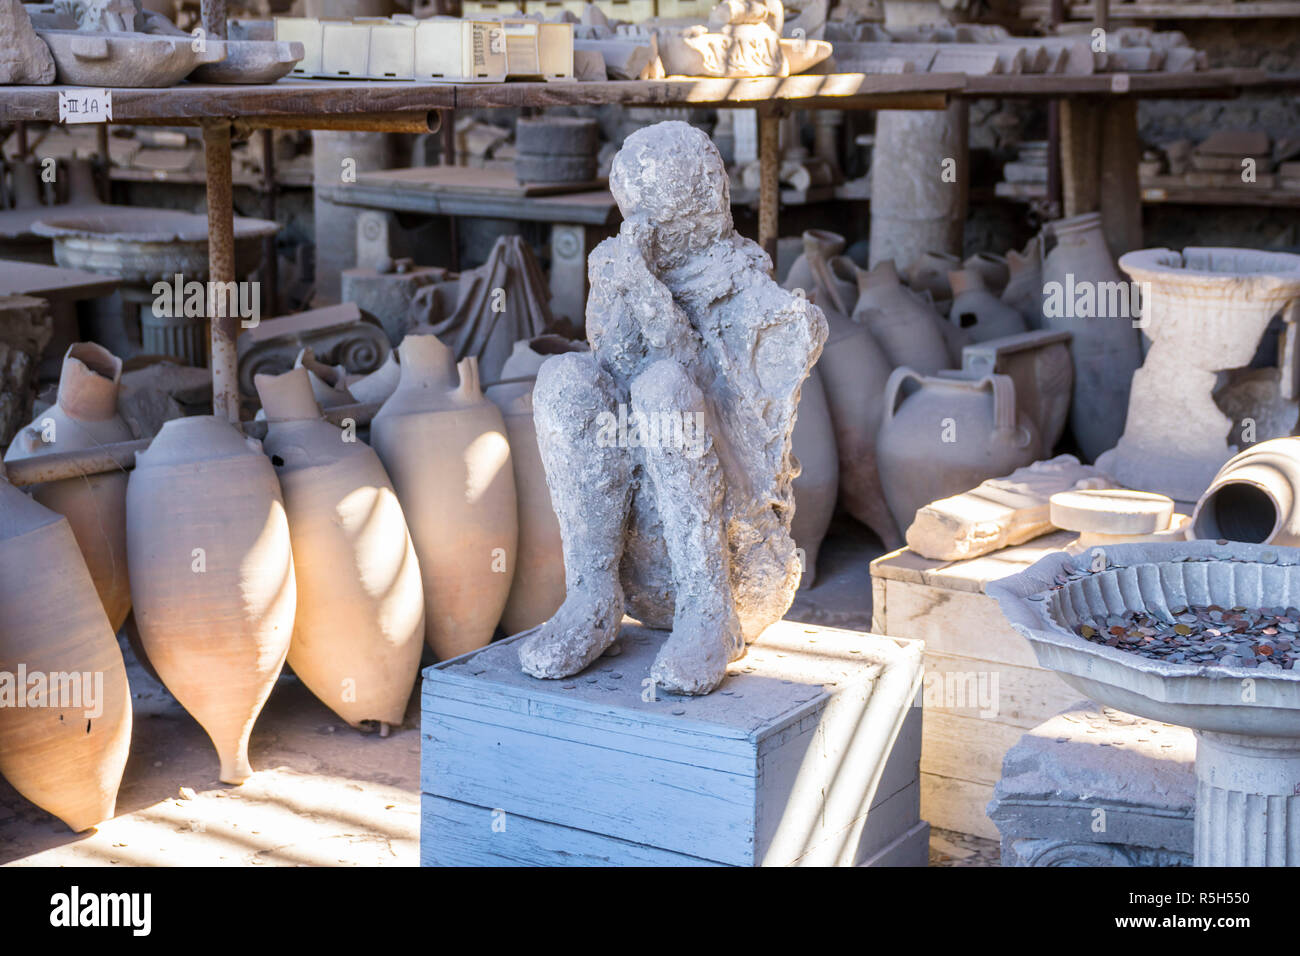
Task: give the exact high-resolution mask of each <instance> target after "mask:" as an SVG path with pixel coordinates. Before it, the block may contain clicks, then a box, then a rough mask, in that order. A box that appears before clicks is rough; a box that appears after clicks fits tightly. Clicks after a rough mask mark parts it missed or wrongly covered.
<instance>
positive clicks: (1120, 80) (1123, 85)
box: [1110, 73, 1128, 93]
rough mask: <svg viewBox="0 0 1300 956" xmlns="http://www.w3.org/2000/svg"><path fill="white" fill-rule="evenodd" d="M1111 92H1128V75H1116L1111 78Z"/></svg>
mask: <svg viewBox="0 0 1300 956" xmlns="http://www.w3.org/2000/svg"><path fill="white" fill-rule="evenodd" d="M1110 91H1111V92H1112V93H1127V92H1128V74H1127V73H1116V74H1115V75H1114V76H1112V77H1111V78H1110Z"/></svg>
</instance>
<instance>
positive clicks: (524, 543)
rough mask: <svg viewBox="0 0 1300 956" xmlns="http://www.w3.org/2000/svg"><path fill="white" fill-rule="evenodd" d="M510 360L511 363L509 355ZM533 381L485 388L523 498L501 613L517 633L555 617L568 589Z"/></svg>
mask: <svg viewBox="0 0 1300 956" xmlns="http://www.w3.org/2000/svg"><path fill="white" fill-rule="evenodd" d="M517 344H518V343H516V345H517ZM540 357H542V358H546V357H548V356H540ZM512 359H513V356H512ZM539 364H540V363H539ZM506 365H507V366H509V365H510V361H509V360H508V361H507V362H506ZM534 381H535V379H534V378H532V377H529V378H524V379H516V380H510V381H504V382H501V383H499V384H497V385H493V386H492V387H490V388H489V389H487V392H486V394H487V397H488V399H489V400H490V401H491V402H492V403H493V404H494V405H496V406H497V408H499V409H501V416H502V418H504V419H505V423H506V436H507V437H508V438H509V440H510V461H511V463H512V465H513V467H514V472H515V492H516V494H517V495H518V498H519V510H518V515H519V544H518V545H517V549H518V551H517V554H516V556H515V558H514V580H513V581H512V583H511V585H510V596H509V598H508V599H507V600H506V606H505V610H504V611H502V612H501V627H502V629H503V630H504V631H505V632H506V633H507V634H518V633H519V632H520V631H526V630H528V629H529V628H532V627H536V626H537V625H538V624H541V623H543V622H545V621H548V620H550V618H551V617H552V616H553V615H554V614H555V612H556V611H558V610H559V608H560V605H561V604H563V603H564V594H565V591H564V545H563V543H562V542H561V540H560V521H559V519H558V518H556V517H555V508H554V507H553V506H552V505H551V490H550V488H548V487H547V485H546V469H545V468H544V467H543V466H542V454H541V451H540V450H538V447H537V429H536V428H535V427H534V425H533V383H534Z"/></svg>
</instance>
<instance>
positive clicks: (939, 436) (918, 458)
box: [877, 368, 1042, 529]
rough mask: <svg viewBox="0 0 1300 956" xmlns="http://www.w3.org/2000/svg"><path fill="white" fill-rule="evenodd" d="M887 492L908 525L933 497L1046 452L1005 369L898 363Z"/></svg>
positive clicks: (885, 433) (886, 447) (882, 447)
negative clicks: (972, 375) (962, 374)
mask: <svg viewBox="0 0 1300 956" xmlns="http://www.w3.org/2000/svg"><path fill="white" fill-rule="evenodd" d="M877 450H878V453H879V460H880V477H881V479H882V481H883V482H884V485H885V498H886V500H887V501H888V502H889V509H890V511H892V512H893V515H894V519H895V520H896V521H897V522H898V526H899V527H900V528H904V529H906V528H907V527H908V526H910V525H911V523H912V520H913V518H914V517H915V516H916V512H917V511H918V510H919V509H920V508H923V507H924V506H926V505H928V504H930V503H931V502H932V501H937V500H939V499H940V498H947V497H949V496H951V495H956V494H960V493H961V492H963V491H969V490H970V489H972V488H974V487H975V486H977V485H978V484H979V483H980V482H982V481H984V480H986V479H988V478H997V477H1000V476H1002V475H1009V474H1011V472H1013V471H1015V470H1016V469H1017V468H1021V467H1023V466H1025V465H1028V464H1031V463H1033V462H1035V461H1037V460H1038V459H1039V458H1041V457H1042V454H1041V442H1040V439H1039V436H1038V429H1037V427H1036V426H1035V425H1034V421H1033V419H1032V418H1031V417H1030V416H1028V415H1025V414H1024V413H1022V412H1021V411H1020V410H1019V409H1018V408H1017V407H1016V390H1015V384H1014V383H1013V382H1012V380H1011V379H1010V378H1009V377H1007V376H1005V375H986V376H984V377H983V378H980V379H963V378H959V377H956V376H952V377H931V376H925V375H920V374H918V373H917V372H916V371H914V370H912V369H910V368H897V369H894V373H893V374H892V375H891V376H890V377H889V383H888V385H887V386H886V387H885V418H884V422H883V423H882V424H881V426H880V441H879V446H878V449H877Z"/></svg>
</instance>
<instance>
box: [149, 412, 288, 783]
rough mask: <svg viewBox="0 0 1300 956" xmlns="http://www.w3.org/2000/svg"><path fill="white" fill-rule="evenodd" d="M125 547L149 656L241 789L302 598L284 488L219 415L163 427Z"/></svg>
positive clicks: (256, 447)
mask: <svg viewBox="0 0 1300 956" xmlns="http://www.w3.org/2000/svg"><path fill="white" fill-rule="evenodd" d="M126 543H127V558H128V561H129V564H130V570H131V597H132V600H133V602H134V604H135V619H136V624H137V626H138V627H139V629H140V639H141V641H142V642H143V644H144V649H145V652H146V653H147V654H148V655H149V660H150V662H151V663H152V664H153V666H154V669H155V670H157V672H158V676H159V677H161V678H162V681H163V683H164V684H165V685H166V686H167V689H168V690H169V691H171V692H172V695H173V696H175V698H176V700H177V701H179V702H180V704H181V706H182V707H184V708H185V709H186V710H187V711H189V713H190V715H191V716H193V717H194V719H195V720H197V721H198V722H199V723H200V724H201V725H202V727H203V729H204V730H206V731H207V733H208V736H209V737H210V738H212V744H213V746H214V747H216V750H217V755H218V756H219V757H220V758H221V780H222V781H223V782H225V783H243V782H244V780H246V779H247V778H248V776H249V775H250V774H252V772H253V768H252V767H251V766H250V765H249V762H248V740H249V736H250V735H251V734H252V731H253V723H254V721H256V720H257V715H258V714H259V713H261V711H262V705H263V704H265V703H266V699H267V697H269V696H270V694H271V688H272V687H273V686H274V685H275V681H276V678H278V677H279V676H280V669H281V667H282V665H283V664H284V659H285V655H286V653H287V652H288V650H289V641H290V638H291V637H292V635H293V620H294V610H295V607H296V605H297V594H298V592H297V585H296V582H295V580H294V573H293V553H292V550H291V546H290V543H289V522H288V519H287V517H286V515H285V511H284V502H283V499H282V498H281V496H280V483H279V482H278V481H277V480H276V477H275V469H274V468H272V467H271V462H270V461H269V460H268V459H267V458H266V456H265V455H263V454H262V446H261V443H260V442H257V441H255V440H253V439H251V438H245V437H244V435H243V433H242V432H241V431H240V430H239V429H238V428H236V427H235V426H233V425H231V424H230V423H229V422H226V421H224V420H222V419H218V418H215V417H213V416H211V415H199V416H194V417H191V418H174V419H172V420H171V421H169V422H167V423H166V424H165V425H163V427H162V430H161V431H160V432H159V433H158V435H157V437H156V438H154V440H153V443H152V444H151V445H150V446H149V448H148V450H147V451H143V452H139V453H137V454H136V466H135V470H134V471H132V472H131V480H130V483H129V484H128V485H127V489H126Z"/></svg>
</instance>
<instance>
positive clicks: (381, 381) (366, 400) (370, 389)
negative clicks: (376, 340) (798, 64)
mask: <svg viewBox="0 0 1300 956" xmlns="http://www.w3.org/2000/svg"><path fill="white" fill-rule="evenodd" d="M401 377H402V367H401V366H400V365H398V364H397V353H396V352H389V353H388V357H387V358H385V359H384V364H383V365H381V366H379V368H377V369H375V370H374V371H373V372H369V373H367V374H366V375H360V376H357V377H356V378H351V377H349V378H348V381H347V390H348V391H349V392H350V393H351V394H352V397H353V399H355V400H356V401H358V402H361V403H362V404H364V405H382V404H383V403H384V402H385V401H387V400H388V396H389V395H392V394H393V392H395V391H397V383H398V381H400V380H401ZM312 391H313V393H314V392H315V389H313V390H312Z"/></svg>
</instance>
